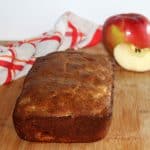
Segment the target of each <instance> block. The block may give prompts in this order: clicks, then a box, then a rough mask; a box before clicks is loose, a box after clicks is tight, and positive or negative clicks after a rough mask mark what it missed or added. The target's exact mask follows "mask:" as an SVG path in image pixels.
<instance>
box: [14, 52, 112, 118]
mask: <svg viewBox="0 0 150 150" xmlns="http://www.w3.org/2000/svg"><path fill="white" fill-rule="evenodd" d="M112 86H113V67H112V62H111V60H110V58H109V57H108V56H107V57H106V56H103V55H91V54H87V53H83V52H55V53H52V54H49V55H47V56H44V57H41V58H38V59H37V61H36V63H35V64H34V65H33V67H32V69H31V71H30V72H29V74H28V75H27V77H26V79H25V81H24V86H23V90H22V93H21V95H20V96H19V98H18V101H17V107H16V111H15V112H16V114H17V115H18V117H22V119H23V118H24V117H30V116H34V117H63V116H71V117H77V116H93V115H94V116H95V115H98V116H102V117H103V116H105V115H109V114H110V113H111V111H112ZM18 106H19V107H18ZM19 115H20V116H19Z"/></svg>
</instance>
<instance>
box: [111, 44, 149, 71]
mask: <svg viewBox="0 0 150 150" xmlns="http://www.w3.org/2000/svg"><path fill="white" fill-rule="evenodd" d="M114 58H115V60H116V61H117V63H118V64H119V65H120V66H121V67H123V68H124V69H127V70H130V71H136V72H145V71H150V48H144V49H137V48H136V47H135V46H134V45H131V44H126V43H121V44H119V45H117V46H116V47H115V48H114Z"/></svg>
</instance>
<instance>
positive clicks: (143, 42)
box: [103, 13, 150, 53]
mask: <svg viewBox="0 0 150 150" xmlns="http://www.w3.org/2000/svg"><path fill="white" fill-rule="evenodd" d="M103 42H104V45H105V46H106V48H107V49H108V50H109V51H110V52H111V53H113V49H114V47H115V46H116V45H118V44H119V43H129V44H133V45H135V47H136V48H140V49H141V48H150V21H149V20H148V19H147V18H146V17H145V16H143V15H141V14H136V13H128V14H119V15H115V16H112V17H110V18H108V19H107V20H106V21H105V23H104V26H103Z"/></svg>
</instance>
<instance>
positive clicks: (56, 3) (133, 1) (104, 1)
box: [0, 0, 150, 40]
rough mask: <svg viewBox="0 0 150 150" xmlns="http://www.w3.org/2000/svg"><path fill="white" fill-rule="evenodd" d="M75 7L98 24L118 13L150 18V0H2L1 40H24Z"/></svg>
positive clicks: (0, 17) (79, 12) (0, 12)
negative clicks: (133, 13)
mask: <svg viewBox="0 0 150 150" xmlns="http://www.w3.org/2000/svg"><path fill="white" fill-rule="evenodd" d="M65 11H72V12H74V13H76V14H77V15H80V16H82V17H85V18H87V19H89V20H91V21H94V22H96V23H98V24H103V23H104V20H105V19H106V18H107V17H109V16H111V15H114V14H118V13H125V12H137V13H141V14H144V15H145V16H147V17H149V18H150V2H149V0H0V40H21V39H24V38H29V37H32V36H35V35H39V34H40V33H42V32H45V31H47V30H50V29H52V27H53V25H54V23H55V21H56V20H57V18H58V17H59V16H60V15H61V14H63V13H64V12H65Z"/></svg>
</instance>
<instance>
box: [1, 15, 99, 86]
mask: <svg viewBox="0 0 150 150" xmlns="http://www.w3.org/2000/svg"><path fill="white" fill-rule="evenodd" d="M101 39H102V26H99V25H97V24H95V23H92V22H90V21H88V20H85V19H83V18H81V17H79V16H77V15H75V14H73V13H72V12H66V13H64V14H63V15H62V16H61V17H60V18H59V19H58V21H57V22H56V24H55V26H54V29H53V30H51V31H49V32H45V33H43V34H42V35H40V36H38V37H35V38H32V39H29V40H24V41H19V42H16V43H12V44H8V45H7V46H0V85H3V84H6V83H9V82H11V81H12V80H16V79H18V78H20V77H22V76H25V75H26V74H27V73H28V71H29V70H30V69H31V67H32V65H33V64H34V62H35V61H36V58H38V57H41V56H45V55H47V54H49V53H52V52H55V51H64V50H66V49H68V48H72V49H74V50H78V49H79V48H83V47H90V46H94V45H96V44H97V43H99V42H100V41H101Z"/></svg>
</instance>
